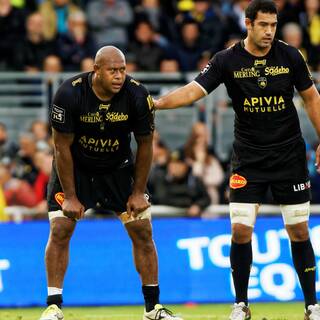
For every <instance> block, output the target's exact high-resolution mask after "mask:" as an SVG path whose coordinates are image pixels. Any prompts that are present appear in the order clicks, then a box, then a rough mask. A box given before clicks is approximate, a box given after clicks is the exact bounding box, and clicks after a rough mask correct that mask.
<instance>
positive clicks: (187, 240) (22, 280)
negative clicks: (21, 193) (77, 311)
mask: <svg viewBox="0 0 320 320" xmlns="http://www.w3.org/2000/svg"><path fill="white" fill-rule="evenodd" d="M153 226H154V238H155V242H156V245H157V249H158V255H159V265H160V285H161V297H162V301H163V302H164V303H185V302H233V294H234V292H233V287H232V281H231V274H230V263H229V251H230V223H229V220H228V219H226V218H222V219H216V220H201V219H190V218H168V219H154V220H153ZM48 232H49V225H48V223H47V222H28V223H23V224H12V223H9V224H0V307H1V306H31V305H44V304H45V299H46V277H45V266H44V251H45V246H46V242H47V238H48ZM310 233H311V239H312V242H313V245H314V250H315V255H316V262H317V267H318V270H319V267H320V236H319V235H320V218H319V217H313V218H312V219H311V221H310ZM253 257H254V258H253V259H254V261H253V267H252V271H251V275H250V283H249V298H250V300H251V301H292V300H302V299H303V297H302V293H301V290H300V286H299V283H298V278H297V276H296V274H295V270H294V268H293V265H292V262H291V254H290V242H289V241H288V237H287V234H286V231H285V229H284V227H283V222H282V219H281V217H273V218H264V217H259V218H258V219H257V224H256V228H255V232H254V236H253ZM319 291H320V279H319V275H317V292H319ZM64 301H65V305H108V304H109V305H115V304H142V303H143V299H142V294H141V285H140V281H139V277H138V274H137V273H136V271H135V268H134V265H133V258H132V248H131V243H130V240H129V238H128V236H127V234H126V231H125V229H124V228H123V226H122V225H121V223H120V222H119V221H118V220H98V221H89V220H88V221H82V222H80V223H78V226H77V229H76V231H75V234H74V236H73V238H72V241H71V252H70V265H69V268H68V272H67V275H66V279H65V285H64Z"/></svg>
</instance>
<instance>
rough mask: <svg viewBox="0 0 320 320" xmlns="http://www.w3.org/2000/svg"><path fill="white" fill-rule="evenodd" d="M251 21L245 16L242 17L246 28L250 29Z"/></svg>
mask: <svg viewBox="0 0 320 320" xmlns="http://www.w3.org/2000/svg"><path fill="white" fill-rule="evenodd" d="M253 22H254V21H252V20H251V19H249V18H245V19H244V23H245V24H246V28H247V30H250V29H251V28H252V27H253Z"/></svg>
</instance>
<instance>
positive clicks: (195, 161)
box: [183, 122, 225, 204]
mask: <svg viewBox="0 0 320 320" xmlns="http://www.w3.org/2000/svg"><path fill="white" fill-rule="evenodd" d="M208 140H209V133H208V128H207V126H206V125H205V124H204V123H203V122H196V123H195V124H194V125H193V126H192V130H191V134H190V136H189V138H188V140H187V142H186V144H185V146H184V148H183V152H184V156H185V158H186V161H188V163H189V164H190V166H191V168H192V173H193V175H194V176H195V177H198V178H199V179H201V181H202V182H203V183H204V185H205V187H206V188H207V191H208V193H209V195H210V199H211V203H212V204H218V203H219V202H220V192H219V190H220V186H221V185H222V183H223V181H224V176H225V175H224V171H223V168H222V166H221V164H220V161H219V159H218V158H217V157H216V156H215V155H214V152H213V150H212V148H210V147H209V142H208Z"/></svg>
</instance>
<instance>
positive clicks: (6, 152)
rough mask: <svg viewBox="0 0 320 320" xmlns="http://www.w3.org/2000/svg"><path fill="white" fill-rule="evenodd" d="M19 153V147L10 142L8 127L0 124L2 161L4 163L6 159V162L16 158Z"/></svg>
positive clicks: (0, 158) (0, 154)
mask: <svg viewBox="0 0 320 320" xmlns="http://www.w3.org/2000/svg"><path fill="white" fill-rule="evenodd" d="M17 152H18V146H17V145H16V144H15V143H14V142H12V141H9V138H8V131H7V126H6V125H5V124H4V123H3V122H0V160H1V161H3V159H4V158H7V160H6V161H10V159H12V158H14V157H15V155H16V153H17Z"/></svg>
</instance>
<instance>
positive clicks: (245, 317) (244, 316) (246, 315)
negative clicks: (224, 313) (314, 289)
mask: <svg viewBox="0 0 320 320" xmlns="http://www.w3.org/2000/svg"><path fill="white" fill-rule="evenodd" d="M250 319H251V312H250V309H249V308H248V307H247V306H246V305H245V303H244V302H239V303H235V304H234V305H233V307H232V312H231V314H230V317H229V320H250ZM319 320H320V319H319Z"/></svg>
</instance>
